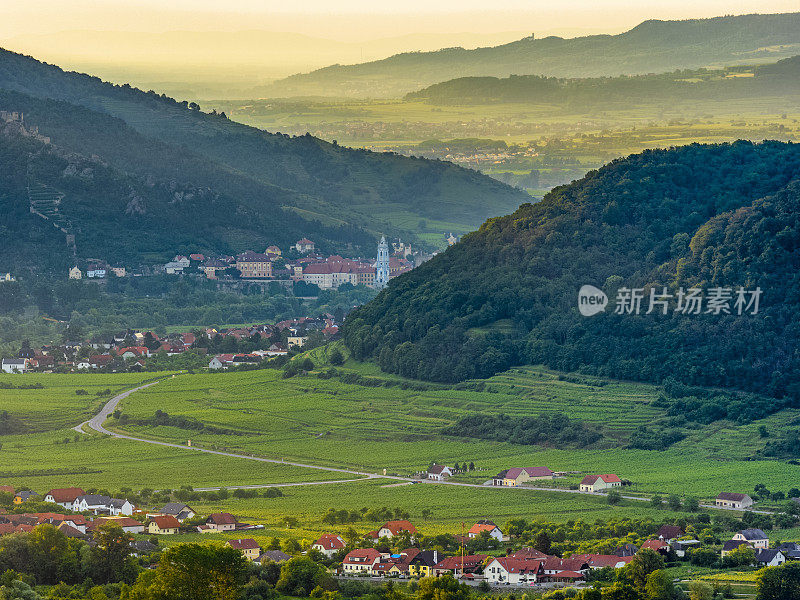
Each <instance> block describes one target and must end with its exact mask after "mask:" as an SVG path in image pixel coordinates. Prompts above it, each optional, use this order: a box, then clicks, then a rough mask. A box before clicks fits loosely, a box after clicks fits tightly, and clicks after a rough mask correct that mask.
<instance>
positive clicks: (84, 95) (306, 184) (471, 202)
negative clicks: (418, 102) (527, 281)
mask: <svg viewBox="0 0 800 600" xmlns="http://www.w3.org/2000/svg"><path fill="white" fill-rule="evenodd" d="M0 110H5V111H16V112H20V113H23V114H24V122H25V125H26V126H27V127H32V126H36V127H38V128H39V131H40V133H42V134H43V135H45V136H48V137H50V138H51V141H52V145H53V146H54V147H55V148H56V149H57V151H58V152H59V153H60V154H61V155H63V156H66V155H68V154H76V155H81V156H82V157H83V158H84V159H86V158H90V157H95V159H94V160H96V161H99V162H101V163H102V164H103V165H104V166H107V167H108V168H109V169H111V170H115V171H116V173H117V175H116V176H119V177H130V178H132V179H130V180H129V181H128V183H127V184H126V186H127V187H126V188H125V190H124V193H123V195H122V196H120V193H121V192H122V190H121V189H114V188H109V189H103V188H102V187H100V186H99V184H98V183H97V182H95V183H94V184H93V185H94V186H95V190H94V192H95V193H96V194H97V195H98V198H97V199H96V201H95V203H93V202H88V204H86V205H85V209H86V210H87V211H88V213H92V212H94V211H95V210H96V211H97V212H99V213H106V212H108V211H110V214H109V215H108V218H109V219H110V220H111V221H109V222H107V223H106V225H110V224H111V223H113V224H114V226H119V225H123V224H124V227H125V228H126V229H127V231H126V232H115V233H113V234H112V235H114V236H128V237H130V238H133V237H136V236H137V235H138V234H139V233H142V232H144V234H145V235H144V237H145V239H144V244H143V246H144V247H143V248H142V249H141V250H140V249H139V247H138V246H136V245H128V246H127V248H126V251H127V252H129V253H133V254H136V253H138V256H135V257H132V259H134V260H135V259H141V258H142V255H141V254H142V253H143V252H156V253H163V254H164V255H166V254H170V252H173V249H174V247H175V244H171V245H165V244H163V243H161V242H159V243H156V244H150V243H149V241H150V240H149V239H148V238H150V237H152V236H153V235H156V237H157V236H158V235H162V234H174V235H176V236H177V237H178V238H179V239H183V238H184V237H185V236H184V233H185V234H186V235H188V236H195V235H197V236H198V247H199V248H202V247H206V248H207V249H219V248H230V251H241V250H243V249H245V248H247V247H248V245H250V244H252V245H255V246H256V249H257V248H258V246H260V245H261V244H262V243H263V242H265V241H268V242H269V243H278V244H282V245H286V244H288V243H290V242H293V241H295V240H296V239H298V236H299V237H302V236H303V235H305V236H307V237H308V236H311V237H314V238H316V239H315V241H316V242H317V243H318V245H319V246H320V247H321V248H322V249H323V250H338V251H345V250H346V249H350V251H353V250H363V251H364V252H369V253H372V251H373V245H374V239H375V234H376V233H379V232H380V233H387V234H397V235H402V236H404V237H411V238H413V236H414V234H415V233H416V231H417V226H418V223H419V222H420V220H421V219H430V220H437V219H441V220H443V221H446V222H449V223H460V224H461V225H463V226H468V227H477V226H478V225H479V224H480V223H481V222H482V221H483V220H484V219H486V218H487V217H489V216H492V215H495V214H503V213H507V212H510V211H512V210H514V209H515V208H516V207H517V206H519V204H520V203H521V202H523V201H524V200H525V199H526V198H527V196H526V195H525V194H524V193H523V192H521V191H518V190H515V189H513V188H511V187H508V186H506V185H504V184H501V183H499V182H497V181H495V180H493V179H490V178H488V177H485V176H483V175H481V174H479V173H476V172H475V171H471V170H467V169H462V168H459V167H456V166H454V165H452V164H450V163H444V162H436V161H428V160H424V159H415V158H405V157H400V156H396V155H392V154H376V153H371V152H367V151H364V150H350V149H346V148H342V147H339V146H337V145H336V144H335V143H334V144H329V143H326V142H323V141H322V140H319V139H317V138H313V137H311V136H301V137H289V136H285V135H281V134H270V133H266V132H264V131H261V130H258V129H255V128H252V127H247V126H244V125H240V124H237V123H234V122H232V121H229V120H228V119H227V118H226V117H225V116H224V115H217V114H207V113H204V112H202V111H201V110H199V107H197V106H196V105H189V104H188V103H186V102H176V101H175V100H173V99H171V98H167V97H165V96H159V95H157V94H155V93H154V92H148V93H145V92H142V91H140V90H136V89H134V88H131V87H130V86H114V85H111V84H107V83H104V82H102V81H100V80H99V79H97V78H93V77H90V76H87V75H82V74H78V73H65V72H64V71H62V70H61V69H59V68H58V67H55V66H51V65H46V64H43V63H40V62H38V61H36V60H34V59H32V58H29V57H24V56H21V55H19V54H14V53H11V52H6V51H2V50H0ZM9 150H13V149H11V148H9ZM33 152H36V151H35V150H34V151H33ZM23 162H24V161H23ZM20 168H23V172H22V173H20V172H16V173H14V174H13V176H14V177H16V180H17V181H16V184H15V185H16V187H15V188H14V189H15V190H16V191H15V192H12V191H11V190H6V191H5V192H4V193H5V195H6V197H7V199H6V200H5V201H6V202H8V197H10V196H11V195H12V193H16V194H19V193H20V189H21V188H20V187H19V185H20V183H24V184H25V185H27V184H28V183H29V182H28V181H25V182H21V181H20V178H22V179H25V178H26V177H27V175H26V172H25V171H26V165H23V166H22V167H20ZM7 177H11V175H7ZM134 180H135V181H134ZM33 183H34V184H40V183H41V184H46V185H48V186H52V187H53V188H55V191H56V193H61V194H65V198H64V203H63V204H64V207H65V210H68V209H69V207H70V206H72V207H74V206H75V205H76V203H79V202H78V200H77V199H76V198H75V197H73V196H71V195H70V194H69V193H67V192H68V191H69V190H68V186H67V187H65V185H66V183H67V181H66V180H65V179H63V178H62V179H58V178H56V179H54V178H53V177H50V178H49V179H48V180H47V181H41V182H40V181H34V182H33ZM143 187H144V188H149V189H150V192H145V191H141V192H140V190H142V188H143ZM162 188H163V189H162ZM158 189H161V192H158V193H160V194H161V195H160V199H159V200H158V201H156V200H155V198H154V197H153V193H156V192H153V190H158ZM131 190H133V193H134V194H138V196H139V200H137V201H136V202H134V204H133V206H131V205H130V201H131V197H130V195H129V192H130V191H131ZM162 192H163V193H162ZM78 195H80V194H78ZM99 196H103V198H104V200H103V201H104V202H106V205H105V206H102V205H100V204H97V202H101V201H100V200H99ZM15 197H16V196H15ZM85 198H86V196H84V199H85ZM17 200H18V201H19V198H17ZM163 202H167V203H169V204H170V205H169V206H167V205H164V204H161V203H163ZM115 205H119V207H121V208H122V210H117V208H115ZM126 207H127V209H128V214H126ZM162 207H163V208H166V209H167V210H166V212H165V213H163V214H162V211H161V208H162ZM131 211H133V213H134V214H133V215H131V214H130V213H131ZM189 215H191V219H188V216H189ZM73 216H74V217H76V218H77V217H78V215H73ZM173 216H174V218H173ZM131 217H133V218H131ZM139 217H143V218H144V220H147V219H151V220H152V221H151V222H148V223H146V225H147V227H146V228H145V227H144V225H145V223H143V222H141V221H143V219H139ZM137 219H139V221H140V223H139V225H137ZM153 219H154V220H153ZM181 219H183V221H189V220H194V221H195V222H193V223H187V222H182V221H181ZM78 224H80V225H82V227H81V233H82V236H79V237H78V239H77V243H78V247H79V248H80V247H81V244H82V242H83V243H89V244H93V243H94V239H98V240H102V235H98V234H100V233H101V231H102V232H106V231H108V229H106V228H103V229H102V230H101V229H100V224H97V223H94V222H91V221H81V222H80V223H75V225H76V226H77V225H78ZM201 231H202V234H198V232H201ZM368 232H369V233H368ZM87 235H88V237H89V239H86V236H87ZM162 237H163V236H162ZM162 241H163V240H162ZM109 246H110V244H109ZM98 254H99V255H98ZM94 256H97V257H98V258H106V256H105V254H104V253H102V252H101V253H95V254H94ZM170 256H171V255H170Z"/></svg>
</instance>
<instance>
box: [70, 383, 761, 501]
mask: <svg viewBox="0 0 800 600" xmlns="http://www.w3.org/2000/svg"><path fill="white" fill-rule="evenodd" d="M159 381H160V380H159ZM159 381H153V382H151V383H146V384H144V385H140V386H139V387H136V388H133V389H130V390H127V391H125V392H122V393H121V394H117V395H116V396H114V397H113V398H111V400H109V401H108V402H106V403H105V405H103V408H102V409H101V410H100V412H99V413H97V414H96V415H95V416H94V417H92V418H91V419H89V420H88V421H84V422H83V423H81V424H80V425H76V426H75V427H73V429H74V430H75V431H77V432H78V433H83V434H85V433H86V430H85V429H84V427H89V428H90V429H92V430H94V431H96V432H98V433H101V434H103V435H108V436H111V437H113V438H117V439H121V440H131V441H134V442H142V443H145V444H155V445H156V446H166V447H168V448H178V449H179V450H189V451H193V452H204V453H206V454H216V455H218V456H228V457H230V458H240V459H244V460H253V461H256V462H262V463H270V464H276V465H289V466H293V467H301V468H303V469H316V470H318V471H328V472H330V473H346V474H348V475H356V476H357V477H354V478H351V479H333V480H328V481H300V482H294V483H265V484H252V485H232V486H225V487H226V488H227V489H229V490H236V489H243V490H255V489H262V488H269V487H291V486H301V485H330V484H336V483H352V482H357V481H367V480H369V479H393V480H395V481H398V482H399V483H398V484H394V485H402V484H404V483H413V482H415V481H419V482H420V483H427V484H434V485H451V486H460V487H470V488H481V489H491V490H507V491H511V490H517V491H529V492H530V491H540V492H561V493H564V494H579V495H584V496H601V497H604V496H605V494H603V493H596V492H582V491H580V490H569V489H565V488H547V487H525V486H512V487H506V486H503V487H498V486H487V485H484V484H481V483H462V482H459V481H432V480H429V479H422V480H419V479H416V478H412V477H400V476H399V475H379V474H377V473H367V472H365V471H354V470H351V469H341V468H337V467H323V466H320V465H312V464H308V463H302V462H290V461H285V460H278V459H275V458H262V457H259V456H250V455H248V454H238V453H236V452H224V451H222V450H209V449H206V448H197V447H195V446H186V445H183V444H175V443H172V442H162V441H158V440H151V439H147V438H140V437H135V436H132V435H126V434H122V433H117V432H116V431H109V430H108V429H106V428H105V427H104V426H103V424H104V423H105V421H106V419H108V417H109V415H111V413H113V412H114V411H115V410H116V409H117V406H118V405H119V403H120V402H121V401H122V400H124V399H125V398H127V397H128V396H130V395H131V394H133V393H134V392H138V391H139V390H143V389H145V388H149V387H151V386H153V385H156V384H157V383H158V382H159ZM384 487H385V486H384ZM219 489H220V488H219V487H205V488H195V490H196V491H198V492H210V491H216V490H219ZM622 498H624V499H625V500H634V501H638V502H650V498H642V497H641V496H622ZM700 506H701V508H713V509H716V510H728V511H734V512H742V511H740V510H736V509H733V508H725V507H720V506H714V505H711V504H701V505H700ZM750 512H754V513H759V514H764V515H771V514H775V513H773V512H772V511H765V510H751V511H750Z"/></svg>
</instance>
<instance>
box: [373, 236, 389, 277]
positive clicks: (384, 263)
mask: <svg viewBox="0 0 800 600" xmlns="http://www.w3.org/2000/svg"><path fill="white" fill-rule="evenodd" d="M388 283H389V244H387V243H386V238H385V237H381V243H380V244H378V260H377V261H376V262H375V287H376V288H377V289H379V290H382V289H383V288H385V287H386V285H387V284H388Z"/></svg>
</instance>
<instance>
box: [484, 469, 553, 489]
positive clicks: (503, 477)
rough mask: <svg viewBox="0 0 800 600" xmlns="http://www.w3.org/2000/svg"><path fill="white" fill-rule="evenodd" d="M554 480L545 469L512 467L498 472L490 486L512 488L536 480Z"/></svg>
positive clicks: (548, 470)
mask: <svg viewBox="0 0 800 600" xmlns="http://www.w3.org/2000/svg"><path fill="white" fill-rule="evenodd" d="M554 478H555V475H553V472H552V471H551V470H550V469H548V468H547V467H514V468H512V469H506V470H505V471H500V472H499V473H498V474H497V475H495V476H494V478H493V479H492V484H493V485H505V486H509V487H513V486H516V485H520V484H522V483H525V482H527V481H532V480H536V479H554Z"/></svg>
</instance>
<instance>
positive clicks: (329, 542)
mask: <svg viewBox="0 0 800 600" xmlns="http://www.w3.org/2000/svg"><path fill="white" fill-rule="evenodd" d="M346 545H347V544H345V542H344V540H343V539H342V537H341V536H339V535H332V534H325V535H323V536H322V537H320V538H319V539H318V540H317V541H316V542H314V543H313V544H311V547H312V548H313V549H314V550H319V551H320V552H322V553H323V554H324V555H325V556H328V557H330V556H333V555H334V554H336V553H337V552H339V550H342V549H343V548H344V547H345V546H346Z"/></svg>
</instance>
